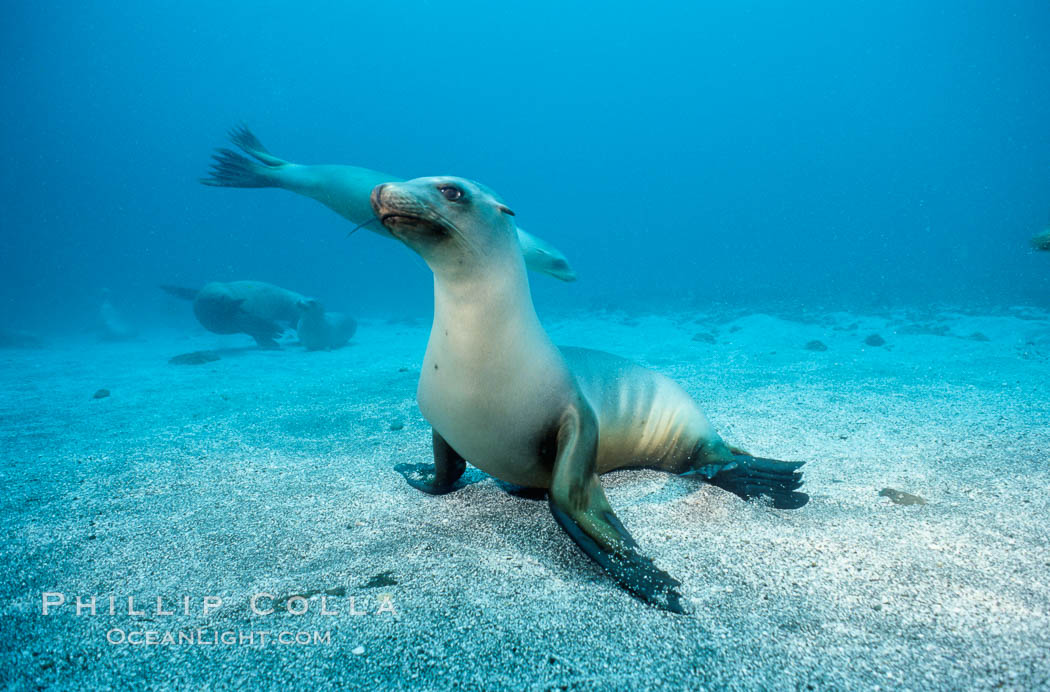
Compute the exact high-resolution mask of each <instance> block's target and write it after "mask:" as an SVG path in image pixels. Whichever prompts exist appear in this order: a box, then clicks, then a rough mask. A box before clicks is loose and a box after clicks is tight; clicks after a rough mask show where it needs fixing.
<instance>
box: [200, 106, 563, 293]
mask: <svg viewBox="0 0 1050 692" xmlns="http://www.w3.org/2000/svg"><path fill="white" fill-rule="evenodd" d="M230 139H231V140H232V141H233V143H234V144H236V145H237V146H238V147H239V148H240V149H241V150H242V151H244V152H245V153H247V154H249V155H250V156H252V157H254V158H255V159H256V161H253V160H251V159H249V158H247V157H244V156H242V155H240V154H238V153H237V152H235V151H233V150H232V149H219V150H217V152H216V153H215V155H214V156H213V157H212V158H213V163H212V169H211V177H209V178H203V179H202V180H201V182H202V183H204V184H205V185H211V186H213V187H279V188H283V189H285V190H291V191H292V192H295V193H298V194H300V195H305V196H306V197H310V198H312V199H315V200H317V201H318V202H320V203H321V204H323V205H325V206H326V207H328V208H329V209H331V210H332V211H334V212H335V213H337V214H339V215H340V216H342V217H343V218H346V219H349V220H350V221H351V222H353V223H354V224H356V225H358V226H360V225H363V224H366V223H368V222H370V221H374V220H375V217H374V216H373V215H372V206H371V204H370V203H369V195H370V194H371V193H372V188H373V187H375V186H376V185H378V184H380V183H386V182H401V180H403V179H402V178H398V177H396V176H392V175H387V174H386V173H380V172H379V171H373V170H369V169H367V168H358V167H357V166H342V165H303V164H299V163H292V162H290V161H285V160H284V159H279V158H277V157H276V156H274V155H273V154H271V153H270V152H269V151H267V150H266V147H264V146H263V145H262V142H260V141H259V138H258V137H256V136H255V135H254V134H252V132H251V131H250V130H249V129H248V128H247V127H244V126H243V125H242V126H240V127H236V128H234V129H233V130H231V131H230ZM365 227H366V228H368V229H369V230H372V231H375V232H376V233H379V234H380V235H384V236H388V237H389V235H390V234H389V233H388V232H387V231H386V230H385V229H384V228H383V227H382V226H380V225H379V224H376V223H369V224H368V225H367V226H365ZM516 230H517V233H518V240H519V242H520V243H521V248H522V252H523V253H524V255H525V264H526V265H527V266H528V267H529V269H532V270H533V271H538V272H540V273H543V274H549V275H550V276H553V277H554V278H556V279H561V280H562V281H575V280H576V272H575V271H573V269H572V267H570V266H569V261H568V260H567V259H566V258H565V255H563V254H562V253H561V252H560V251H559V250H558V249H557V248H555V247H554V246H553V245H551V244H550V243H547V242H546V241H544V240H542V239H540V238H537V237H536V236H534V235H531V234H529V233H526V232H525V231H523V230H521V229H520V228H518V229H516Z"/></svg>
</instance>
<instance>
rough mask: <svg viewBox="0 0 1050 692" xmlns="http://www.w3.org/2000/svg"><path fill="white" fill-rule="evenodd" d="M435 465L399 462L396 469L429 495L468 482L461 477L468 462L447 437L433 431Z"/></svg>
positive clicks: (453, 489)
mask: <svg viewBox="0 0 1050 692" xmlns="http://www.w3.org/2000/svg"><path fill="white" fill-rule="evenodd" d="M433 438H434V465H433V466H431V465H428V464H398V465H396V466H395V467H394V470H395V471H397V472H398V473H400V474H401V475H402V476H404V477H405V480H406V481H408V484H409V485H411V486H412V487H413V488H415V489H416V490H422V491H423V492H425V493H427V494H428V495H444V494H446V493H451V492H453V491H455V490H459V489H460V488H462V487H463V486H465V485H468V483H465V482H464V481H462V480H461V479H460V477H461V476H462V475H463V472H464V471H465V470H466V469H467V462H466V461H464V459H463V457H461V456H460V455H459V453H458V452H457V451H456V450H454V449H452V447H451V446H450V445H449V443H448V442H446V441H445V438H443V437H441V435H439V434H438V431H437V430H434V431H433Z"/></svg>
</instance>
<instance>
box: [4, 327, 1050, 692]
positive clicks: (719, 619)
mask: <svg viewBox="0 0 1050 692" xmlns="http://www.w3.org/2000/svg"><path fill="white" fill-rule="evenodd" d="M428 327H429V325H428V324H426V323H424V322H419V323H415V324H413V323H388V322H383V321H365V322H364V323H363V324H362V326H361V328H360V330H359V332H358V334H357V336H355V338H354V340H353V342H352V344H351V345H350V346H348V347H347V348H344V349H342V350H339V351H335V352H325V353H306V352H304V351H302V350H301V349H299V348H296V347H294V346H288V347H286V348H285V349H284V350H283V351H281V352H265V351H258V350H255V349H254V348H247V345H248V343H249V340H248V339H247V338H246V337H238V336H231V337H220V336H215V335H211V334H207V333H204V332H203V331H197V332H194V333H189V334H187V333H177V332H161V333H155V334H151V335H148V337H144V338H142V339H140V340H138V341H135V342H131V343H122V344H100V343H93V342H86V341H83V340H77V341H72V340H71V341H63V340H61V339H57V340H53V341H52V342H51V343H50V345H48V346H47V347H46V348H43V349H38V350H11V349H8V350H4V351H0V441H2V458H0V485H2V493H0V549H2V555H0V558H2V559H0V683H3V684H4V685H5V686H9V687H12V688H14V689H34V688H39V687H48V686H56V687H66V688H74V687H77V688H104V687H112V688H126V687H152V688H169V687H174V686H191V687H206V686H211V687H213V688H216V689H226V688H246V689H247V688H276V687H280V688H282V689H342V688H356V687H361V688H370V687H376V686H391V687H398V686H400V687H404V688H422V689H426V688H435V689H444V688H464V689H479V690H481V689H484V690H490V689H537V690H538V689H550V688H553V689H632V690H635V689H650V688H652V689H657V688H667V689H683V688H731V689H785V690H792V689H818V690H821V689H827V690H832V689H834V690H841V689H945V690H948V689H988V688H997V687H1001V688H1007V689H1040V688H1041V689H1047V688H1048V686H1050V452H1048V450H1050V314H1048V313H1047V312H1045V311H1040V310H1036V309H1031V308H1029V309H1024V308H1014V309H1009V310H1002V311H999V312H998V314H994V315H974V314H962V313H960V312H955V311H952V310H927V311H921V312H916V311H906V310H901V311H896V312H886V313H884V314H878V315H876V314H870V315H853V314H846V313H828V314H821V313H811V314H808V315H807V316H806V317H805V318H801V317H799V316H797V315H796V316H795V317H794V318H790V316H783V315H782V316H780V317H777V316H773V315H769V314H748V313H746V312H743V311H741V312H729V311H724V312H721V313H708V314H700V313H696V314H683V313H676V314H665V315H624V314H617V313H606V314H589V315H576V316H573V317H572V318H571V319H569V318H564V319H560V320H548V328H549V330H550V332H551V333H552V335H553V336H554V338H555V340H556V341H557V342H558V343H563V344H576V345H583V346H592V347H601V348H604V349H606V350H609V351H612V352H615V353H618V354H621V355H625V356H629V357H633V358H635V359H637V360H640V361H641V362H643V363H645V364H648V365H649V366H651V367H653V368H656V369H658V370H660V371H662V372H664V373H667V374H669V375H671V376H673V377H675V378H676V379H678V380H679V381H680V382H681V383H682V384H683V385H684V386H685V387H686V389H687V390H689V391H690V392H691V393H692V394H694V395H695V396H696V397H697V398H698V400H699V401H700V402H701V403H702V406H703V407H704V409H705V410H706V411H707V413H708V415H709V417H710V418H711V419H712V421H713V422H714V423H715V425H716V427H717V428H718V429H719V430H720V431H721V432H722V434H723V436H724V437H725V438H726V439H727V440H728V441H730V442H731V443H734V444H738V445H741V446H743V447H745V448H747V449H748V450H749V451H751V452H752V453H754V454H758V455H763V456H772V457H777V458H783V459H792V460H798V459H801V460H808V462H809V463H808V465H807V466H806V467H805V472H806V477H805V478H806V488H807V490H808V492H809V493H810V494H811V496H812V499H811V501H810V503H809V504H808V505H807V506H806V507H804V508H803V509H801V510H797V511H780V510H775V509H773V508H772V507H770V506H768V505H765V504H762V503H745V502H742V501H740V500H739V499H738V498H736V497H735V496H733V495H730V494H728V493H726V492H724V491H721V490H719V489H716V488H713V487H710V486H705V485H703V484H701V483H699V482H698V481H696V480H695V479H690V478H681V477H672V476H668V475H664V474H661V473H657V472H650V471H625V472H619V473H615V474H612V475H609V476H606V477H605V478H604V483H605V487H606V490H607V493H608V495H609V498H610V500H611V502H612V505H613V507H614V508H615V509H616V510H617V512H618V514H619V516H620V517H621V519H622V520H623V521H624V523H625V524H626V526H627V527H628V528H629V529H630V530H631V531H632V533H633V534H634V536H635V538H636V539H637V540H638V541H639V543H641V545H642V546H643V548H644V549H645V551H647V552H648V553H649V554H650V555H651V556H652V557H653V558H654V559H655V561H656V562H657V564H658V565H660V566H661V567H663V568H664V569H666V570H667V571H669V572H670V573H671V574H673V575H674V576H675V577H677V578H678V579H679V580H681V582H682V590H683V595H684V597H685V602H686V604H687V606H688V608H689V610H690V611H691V612H690V614H688V615H686V616H681V615H672V614H668V613H665V612H661V611H658V610H655V609H653V608H650V607H647V606H646V605H644V604H642V603H641V602H639V601H637V600H635V599H634V598H632V597H631V596H629V595H628V594H627V593H625V592H624V591H622V590H621V589H620V588H618V587H617V586H616V585H615V584H614V583H613V582H612V580H611V579H609V578H608V577H606V576H605V575H604V574H603V573H602V572H601V571H600V570H599V569H598V568H597V567H596V566H595V565H594V564H592V563H590V562H589V561H588V560H587V559H586V558H585V557H584V556H583V555H582V553H581V552H580V551H579V550H578V549H577V548H576V547H575V545H574V544H573V543H572V542H571V541H570V540H569V538H568V537H567V536H566V535H565V534H564V533H563V532H562V531H561V530H560V529H559V528H558V527H557V525H556V524H555V522H554V521H553V519H552V518H551V516H550V513H549V511H548V509H547V506H546V504H545V503H543V502H537V501H534V500H527V499H521V498H518V497H515V496H513V495H510V494H508V493H507V492H505V491H504V489H502V488H501V487H500V486H499V485H497V484H496V483H495V482H494V481H493V480H492V479H489V478H488V477H485V476H483V475H482V474H481V473H480V472H478V471H476V470H472V471H468V474H470V477H471V478H473V479H480V482H477V483H474V484H472V485H470V486H468V487H467V488H465V489H464V490H462V491H460V492H457V493H455V494H452V495H447V496H443V497H437V498H434V497H429V496H424V495H422V494H420V493H419V492H417V491H415V490H413V489H412V488H410V487H409V486H407V485H406V484H405V483H404V481H403V480H402V478H401V477H400V476H399V475H398V474H397V473H395V472H394V471H393V470H392V467H393V466H394V464H396V463H398V462H403V461H409V462H423V461H427V460H428V459H429V457H430V431H429V427H428V426H427V425H426V423H425V422H424V421H423V419H422V417H421V415H420V414H419V412H418V410H417V408H416V405H415V385H416V378H417V373H418V368H419V365H420V362H421V360H422V355H423V350H424V347H425V343H426V336H427V330H428ZM975 332H979V333H980V334H981V335H983V336H984V337H986V338H987V340H979V339H980V337H977V338H974V337H973V334H974V333H975ZM697 333H706V334H709V335H711V336H713V337H714V343H707V342H705V341H703V340H700V341H694V340H693V336H694V335H695V334H697ZM872 333H878V334H880V335H881V336H882V337H883V338H885V340H886V342H887V344H886V345H885V346H881V347H872V346H868V345H866V344H865V343H864V339H865V337H867V336H868V335H869V334H872ZM701 338H703V337H701ZM815 339H816V340H820V341H822V342H823V343H824V344H826V345H827V347H828V348H827V350H826V351H820V352H818V351H811V350H806V348H805V345H806V343H807V342H809V341H811V340H815ZM201 349H219V350H220V355H221V360H218V361H216V362H212V363H208V364H204V365H197V366H175V365H170V364H169V363H168V358H169V357H171V356H173V355H176V354H179V353H184V352H188V351H196V350H201ZM100 388H106V389H108V390H110V392H111V395H110V396H109V397H108V398H103V399H93V398H92V395H93V394H94V392H95V391H96V390H98V389H100ZM399 424H400V425H402V426H403V427H401V429H391V428H392V427H393V428H397V427H398V426H399ZM884 487H892V488H896V489H900V490H904V491H907V492H910V493H914V494H918V495H921V496H922V497H924V498H926V499H927V500H928V504H926V505H921V506H903V505H898V504H894V503H893V502H891V501H890V500H889V499H888V498H886V497H880V495H879V490H880V489H882V488H884ZM46 591H47V592H61V593H63V594H65V596H66V598H67V599H68V601H69V603H67V605H65V606H63V607H61V608H59V609H57V611H56V612H53V613H52V614H50V615H48V616H44V615H42V613H41V595H42V593H43V592H46ZM324 591H329V592H331V593H332V594H335V595H331V596H328V597H327V604H328V608H329V609H330V610H336V611H337V612H339V613H340V614H339V615H336V616H333V615H327V614H322V613H320V612H319V611H320V607H321V603H320V595H314V596H311V597H310V599H309V601H308V604H309V607H310V610H309V612H308V613H307V614H306V615H302V616H293V615H289V614H287V613H283V612H280V613H277V614H273V615H267V616H256V615H252V613H251V611H250V609H249V598H250V597H251V595H252V594H255V593H260V592H267V593H272V594H274V595H276V596H278V597H280V598H288V597H290V596H293V595H295V594H304V593H311V592H313V593H315V594H316V593H317V592H324ZM337 594H343V595H341V596H340V595H337ZM380 594H387V595H388V596H389V602H390V603H392V604H393V606H394V608H395V611H396V613H395V614H394V615H391V614H389V613H379V614H377V613H375V612H374V611H375V610H376V609H377V608H378V606H379V604H380V603H381V600H380ZM91 595H96V596H97V597H98V608H99V611H100V612H99V614H97V615H96V616H94V617H92V616H90V615H87V614H83V615H80V616H77V615H76V614H75V612H74V610H73V608H72V606H71V605H70V604H71V603H72V601H73V599H74V598H75V597H76V596H81V597H83V598H87V597H89V596H91ZM110 595H113V596H115V597H116V603H117V608H118V613H117V614H116V615H112V616H111V615H108V614H105V611H106V610H107V609H108V600H107V599H108V597H109V596H110ZM185 595H189V596H190V597H191V598H192V605H191V614H190V615H188V616H187V615H182V614H178V615H160V616H158V615H156V614H155V613H154V612H152V611H153V609H154V608H155V600H156V598H157V596H161V597H162V598H163V599H164V600H163V601H162V603H163V604H164V605H163V607H164V608H165V609H167V608H169V607H170V606H171V605H172V604H177V605H178V606H179V607H180V608H181V603H182V601H181V598H182V596H185ZM129 596H133V597H135V598H136V603H137V604H140V605H143V606H144V607H145V609H146V611H145V612H146V614H145V615H135V616H129V615H128V613H127V605H126V603H127V598H128V597H129ZM205 596H218V597H221V598H222V599H223V605H222V607H221V608H219V609H218V610H216V611H215V612H212V613H209V614H208V615H204V614H203V613H202V601H203V598H204V597H205ZM351 596H353V597H354V599H355V601H354V603H355V607H356V609H358V610H365V611H368V612H369V614H367V615H362V616H354V615H349V614H347V612H346V611H347V610H348V609H349V599H350V597H351ZM264 603H265V601H264ZM298 603H299V602H296V604H297V605H298ZM197 628H204V629H205V630H206V631H210V632H224V631H232V632H249V631H255V632H258V631H269V632H272V633H273V635H272V636H276V633H278V632H281V631H289V632H293V633H294V632H307V633H310V632H314V631H317V632H322V633H323V632H329V633H330V642H329V643H327V644H325V643H323V642H322V643H319V644H310V645H280V644H276V643H273V642H272V640H271V641H268V642H267V644H266V645H265V646H261V645H259V644H258V643H256V644H255V645H239V644H235V645H223V644H218V645H215V644H211V645H207V644H175V645H149V646H146V645H137V646H131V645H128V644H110V643H107V632H112V631H113V630H120V631H122V632H125V633H127V632H132V631H146V630H152V631H156V632H158V633H160V634H159V635H158V636H162V635H163V633H164V632H174V633H178V632H179V631H185V632H192V631H194V630H196V629H197ZM114 636H116V635H114ZM206 636H214V635H206ZM308 636H309V635H308Z"/></svg>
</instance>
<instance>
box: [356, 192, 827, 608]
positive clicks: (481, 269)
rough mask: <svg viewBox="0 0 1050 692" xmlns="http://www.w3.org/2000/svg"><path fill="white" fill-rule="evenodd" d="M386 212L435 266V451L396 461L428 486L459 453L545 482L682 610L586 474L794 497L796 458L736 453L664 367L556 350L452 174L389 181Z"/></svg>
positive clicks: (630, 575)
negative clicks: (683, 476)
mask: <svg viewBox="0 0 1050 692" xmlns="http://www.w3.org/2000/svg"><path fill="white" fill-rule="evenodd" d="M372 206H373V209H374V211H375V214H376V216H377V217H378V218H379V219H380V221H381V222H382V223H383V225H384V226H385V227H386V228H387V229H388V230H389V231H390V232H391V233H392V234H393V235H394V237H396V238H397V239H399V240H401V241H402V242H403V243H404V244H405V245H407V246H408V247H410V248H411V249H412V250H415V251H416V252H417V253H418V254H419V255H420V256H421V257H422V258H423V259H424V260H425V261H426V263H427V265H429V266H430V268H431V269H432V270H433V272H434V324H433V327H432V329H431V331H430V340H429V343H428V344H427V350H426V355H425V356H424V358H423V370H422V373H421V376H420V379H419V388H418V391H417V398H418V400H419V408H420V410H421V411H422V413H423V416H424V417H425V418H426V419H427V420H428V421H429V422H430V424H431V425H432V426H433V444H434V464H433V466H431V465H422V464H419V465H407V464H401V465H398V467H397V470H398V471H399V472H401V473H402V474H403V475H404V476H405V478H406V479H407V480H408V482H409V483H410V484H411V485H412V486H414V487H416V488H418V489H420V490H423V491H424V492H427V493H431V494H442V493H446V492H450V491H452V490H455V489H457V487H459V486H458V484H457V480H458V479H459V477H460V476H461V475H462V474H463V471H464V469H465V461H470V462H471V463H472V464H474V465H475V466H477V467H479V468H480V469H482V470H483V471H485V472H487V473H489V474H490V475H492V476H495V477H496V478H498V479H501V480H504V481H507V482H510V483H514V484H516V485H519V486H524V487H526V488H541V489H547V490H548V493H547V494H548V502H549V505H550V509H551V512H552V513H553V515H554V518H555V519H556V520H557V522H558V523H559V524H560V525H561V526H562V527H563V528H564V529H565V530H566V532H568V534H569V535H570V536H571V537H572V538H573V540H575V541H576V543H577V544H578V545H579V546H580V548H582V549H583V551H584V552H585V553H587V554H588V555H589V556H591V557H592V558H594V559H595V560H596V561H597V562H598V563H599V564H601V565H602V566H603V567H604V568H605V569H606V570H607V571H608V572H609V573H610V574H611V575H612V576H613V577H614V578H615V579H616V580H617V581H618V582H619V583H620V584H621V585H623V586H624V587H625V588H627V589H628V590H629V591H631V592H632V593H633V594H635V595H636V596H638V597H640V598H642V599H644V600H646V601H648V602H650V603H653V604H655V605H658V606H661V607H663V608H667V609H669V610H672V611H676V612H681V604H680V603H679V598H680V596H679V594H678V591H677V587H678V586H679V583H678V582H677V581H675V580H674V579H673V578H671V577H670V576H669V575H668V574H667V573H666V572H664V571H663V570H661V569H659V568H658V567H656V566H655V565H654V564H653V563H652V561H651V560H650V559H649V558H647V557H645V556H644V555H643V554H642V553H641V550H640V549H639V547H638V545H637V543H635V541H634V539H632V538H631V536H630V534H629V533H628V532H627V530H626V529H625V528H624V527H623V525H622V524H621V523H620V520H619V519H617V518H616V515H615V514H613V511H612V508H611V507H610V506H609V502H608V500H607V499H606V497H605V493H604V492H603V491H602V486H601V483H600V481H599V480H598V476H599V475H601V474H603V473H606V472H608V471H613V470H615V469H622V468H630V467H645V468H655V469H661V470H664V471H669V472H671V473H690V474H696V475H698V476H699V477H701V478H704V479H706V480H707V481H708V482H710V483H713V484H714V485H717V486H720V487H722V488H725V489H727V490H729V491H731V492H733V493H736V494H737V495H739V496H740V497H742V498H744V499H749V498H752V497H757V496H761V495H765V496H768V497H770V498H772V500H773V506H774V507H780V508H796V507H801V506H802V505H803V504H805V502H806V501H807V499H808V498H807V496H806V495H804V494H802V493H799V492H796V491H797V489H798V488H799V487H801V485H802V480H801V473H800V472H799V470H798V469H799V467H801V466H802V463H789V462H783V461H775V460H772V459H759V458H755V457H751V456H748V455H746V454H741V453H737V452H736V451H734V450H733V449H731V448H730V447H728V446H727V445H726V443H725V442H723V441H722V438H720V437H719V436H718V434H717V433H716V432H715V430H714V428H713V427H712V426H711V424H710V423H709V422H708V420H707V418H706V417H705V416H704V414H703V413H702V412H701V411H700V409H699V407H698V406H697V405H696V403H695V402H694V401H693V400H692V398H690V397H689V395H688V394H687V393H686V392H685V391H684V390H683V389H682V388H681V387H680V386H678V385H677V384H675V383H674V382H673V381H672V380H670V379H669V378H667V377H664V376H663V375H660V374H657V373H656V372H653V371H652V370H649V369H646V368H643V367H642V366H640V365H636V364H634V363H632V362H630V361H628V360H624V359H623V358H619V357H617V356H614V355H610V354H608V353H603V352H601V351H592V350H590V349H583V348H564V349H559V348H558V347H557V346H555V345H554V344H553V343H552V342H551V340H550V338H549V337H548V336H547V333H546V332H545V331H544V329H543V327H542V326H541V325H540V321H539V319H538V318H537V316H536V311H535V309H534V308H533V304H532V297H531V295H530V293H529V282H528V277H527V274H526V271H525V264H524V262H523V261H522V255H521V249H520V247H519V243H518V242H517V239H516V237H515V234H514V230H515V226H514V224H513V222H512V221H511V220H510V218H509V214H511V212H510V210H509V209H508V208H507V207H506V206H505V205H504V204H503V203H502V202H501V201H500V200H499V199H498V198H497V197H496V196H495V195H494V194H493V193H492V192H490V191H489V190H488V189H486V188H484V187H482V186H480V185H478V184H477V183H473V182H470V181H467V180H463V179H460V178H448V177H438V178H419V179H416V180H412V181H409V182H407V183H385V184H381V185H379V186H377V187H376V188H375V190H374V191H373V192H372Z"/></svg>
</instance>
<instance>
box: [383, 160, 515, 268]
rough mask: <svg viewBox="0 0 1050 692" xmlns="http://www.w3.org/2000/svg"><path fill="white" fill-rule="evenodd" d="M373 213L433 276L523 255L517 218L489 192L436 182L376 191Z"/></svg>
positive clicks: (458, 182) (459, 181) (450, 180)
mask: <svg viewBox="0 0 1050 692" xmlns="http://www.w3.org/2000/svg"><path fill="white" fill-rule="evenodd" d="M372 211H373V212H374V213H375V215H376V218H377V219H379V222H380V223H381V224H383V226H384V227H385V228H386V229H387V230H388V231H390V233H391V234H392V235H393V236H394V237H395V238H397V239H398V240H400V241H401V242H403V243H404V244H405V245H407V246H409V247H410V248H412V249H413V250H415V251H416V252H417V253H418V254H419V255H420V256H421V257H422V258H423V259H424V261H426V263H427V264H428V265H430V268H431V269H433V270H434V272H435V273H446V274H447V273H450V272H461V271H471V270H474V269H476V268H478V267H479V266H481V265H482V264H483V263H485V262H488V261H489V258H491V257H493V256H501V255H506V254H507V253H511V254H512V255H513V254H517V255H519V256H520V254H521V246H520V245H519V244H518V238H517V228H516V226H515V225H514V222H513V220H511V218H510V217H512V216H514V212H512V211H511V210H510V209H509V208H507V206H506V205H505V204H504V203H503V201H502V200H500V198H499V197H498V196H497V195H496V194H495V193H494V192H492V191H491V190H489V189H488V188H486V187H485V186H483V185H481V184H479V183H475V182H473V181H471V180H466V179H464V178H454V177H450V176H436V177H430V178H416V179H415V180H409V181H407V182H404V183H382V184H380V185H376V186H375V187H374V188H373V189H372Z"/></svg>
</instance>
